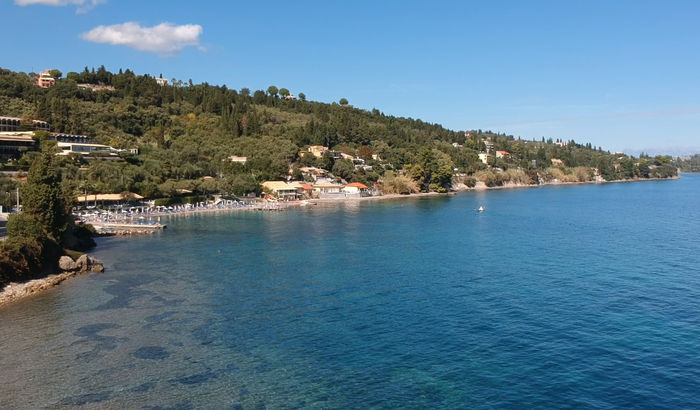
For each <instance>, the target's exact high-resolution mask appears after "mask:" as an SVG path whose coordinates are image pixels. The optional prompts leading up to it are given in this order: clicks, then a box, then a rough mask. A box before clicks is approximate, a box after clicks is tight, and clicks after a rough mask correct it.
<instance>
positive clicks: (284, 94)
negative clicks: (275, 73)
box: [280, 88, 289, 98]
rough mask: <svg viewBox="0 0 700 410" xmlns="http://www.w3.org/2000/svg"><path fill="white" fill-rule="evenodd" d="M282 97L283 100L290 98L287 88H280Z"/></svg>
mask: <svg viewBox="0 0 700 410" xmlns="http://www.w3.org/2000/svg"><path fill="white" fill-rule="evenodd" d="M280 95H281V96H282V98H285V97H287V96H289V90H288V89H286V88H280Z"/></svg>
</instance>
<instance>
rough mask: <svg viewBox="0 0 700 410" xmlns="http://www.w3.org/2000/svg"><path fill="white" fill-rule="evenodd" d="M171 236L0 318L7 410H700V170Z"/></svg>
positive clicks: (120, 245)
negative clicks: (666, 176)
mask: <svg viewBox="0 0 700 410" xmlns="http://www.w3.org/2000/svg"><path fill="white" fill-rule="evenodd" d="M480 205H483V206H484V207H485V208H486V212H484V213H478V212H475V211H474V209H475V208H478V207H479V206H480ZM168 223H169V226H168V229H167V230H166V231H164V232H162V233H160V234H158V235H155V236H149V237H137V238H127V239H124V238H105V239H102V240H100V242H99V246H98V248H97V249H96V251H95V253H94V254H95V256H96V257H98V258H100V259H102V260H103V261H104V262H105V266H106V268H107V271H106V272H105V273H104V274H101V275H98V274H96V275H88V276H83V277H80V278H77V279H73V280H70V281H68V282H65V283H64V284H62V285H61V286H59V287H57V288H54V289H52V290H49V291H46V292H44V293H41V294H39V295H38V296H36V297H33V298H31V299H29V300H25V301H21V302H19V303H15V304H12V305H11V306H6V307H3V308H0V374H1V377H0V408H3V409H12V408H29V409H35V408H63V407H65V408H72V407H81V408H86V409H87V408H100V409H103V408H107V409H126V408H149V409H154V408H168V409H172V408H176V409H189V408H215V409H231V408H255V409H262V408H267V409H277V408H502V407H511V408H532V407H548V408H551V407H591V408H621V407H622V408H691V407H695V408H698V407H700V175H683V176H682V178H681V179H680V180H675V181H662V182H640V183H621V184H605V185H581V186H566V187H545V188H536V189H522V190H504V191H494V192H485V193H463V194H459V195H456V196H452V197H442V198H423V199H404V200H394V201H378V202H364V203H361V204H357V203H348V204H344V205H341V204H338V205H333V206H313V207H307V208H302V209H298V210H292V211H289V212H276V213H275V212H266V213H262V212H240V213H225V214H218V215H195V216H190V217H177V218H173V219H170V220H169V221H168Z"/></svg>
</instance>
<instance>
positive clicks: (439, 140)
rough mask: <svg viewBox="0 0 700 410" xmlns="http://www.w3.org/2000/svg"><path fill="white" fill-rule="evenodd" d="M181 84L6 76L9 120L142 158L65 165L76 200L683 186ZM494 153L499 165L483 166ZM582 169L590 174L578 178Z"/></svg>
mask: <svg viewBox="0 0 700 410" xmlns="http://www.w3.org/2000/svg"><path fill="white" fill-rule="evenodd" d="M170 83H171V85H165V86H161V85H159V84H158V83H157V82H156V79H155V78H154V77H151V76H148V75H136V74H134V73H133V72H131V71H130V70H124V71H123V70H119V72H118V73H116V74H115V73H111V72H109V71H107V70H106V69H105V68H104V67H100V68H99V69H97V70H95V69H88V68H87V67H86V68H85V70H83V71H82V72H80V73H76V72H70V73H67V74H66V78H64V79H59V80H58V81H57V82H56V85H55V86H53V87H51V88H48V89H42V88H39V87H37V86H36V85H35V84H34V82H33V80H32V77H31V76H30V75H27V74H24V73H16V72H11V71H9V70H0V115H11V116H18V117H21V118H25V119H27V120H29V119H40V120H44V121H48V122H49V123H50V124H51V127H52V129H53V130H54V131H59V132H65V133H72V134H86V135H89V136H93V137H94V138H95V140H96V142H99V143H103V144H107V145H111V146H113V147H117V148H125V149H126V148H138V149H139V154H138V155H131V154H122V159H123V160H122V161H100V160H99V159H100V157H99V156H95V157H94V158H89V157H88V158H85V157H78V156H73V157H71V156H67V157H65V158H62V159H61V160H59V166H60V167H61V172H62V175H63V180H64V184H65V185H66V186H67V187H66V190H69V191H70V190H72V191H73V192H75V193H78V192H81V193H82V192H100V193H121V192H124V191H129V192H135V193H138V194H140V195H143V196H145V197H173V196H177V195H178V193H181V192H189V191H192V192H193V193H195V194H205V195H206V194H211V193H214V192H221V193H224V194H236V195H240V194H245V193H248V192H259V189H260V188H259V183H260V182H261V181H263V180H269V179H272V180H275V179H286V178H287V176H288V175H290V172H291V175H292V176H293V177H294V178H297V179H301V178H303V175H302V174H301V173H300V172H299V171H298V169H299V167H303V166H316V167H319V168H324V169H326V170H328V171H331V172H332V173H333V174H334V175H335V176H336V177H338V178H342V179H343V180H345V181H347V182H354V181H357V182H362V183H364V184H368V185H369V184H372V183H374V182H376V181H379V182H382V181H381V180H382V178H384V177H386V176H388V177H389V178H390V179H391V178H394V180H393V182H396V181H397V180H396V179H395V178H396V177H397V176H407V177H409V178H410V179H412V180H413V181H414V182H415V183H416V184H417V186H418V189H419V190H421V191H428V190H432V191H439V192H442V191H446V190H448V189H450V187H451V184H452V182H453V179H452V178H453V174H457V175H461V178H462V179H466V180H467V182H468V184H467V185H469V182H471V181H473V180H475V179H477V178H479V176H481V177H483V178H486V179H485V180H484V181H482V182H485V183H487V185H498V184H502V183H507V182H509V181H511V180H512V178H513V177H516V178H517V179H518V180H526V181H529V183H539V182H541V181H543V180H547V179H558V178H559V177H562V176H563V177H565V178H576V179H577V180H580V179H581V178H582V175H583V174H584V173H585V174H587V175H590V178H593V177H594V175H598V176H599V177H601V178H604V179H606V180H616V179H628V178H649V177H667V176H672V175H675V168H674V167H673V166H672V165H671V164H670V160H667V159H666V158H665V157H655V158H634V157H630V156H626V155H616V154H611V153H609V152H605V151H603V150H602V149H601V148H595V147H593V146H591V145H590V144H579V143H577V142H575V141H564V140H556V141H552V140H551V139H550V140H544V138H543V139H542V140H538V141H526V140H521V139H518V138H514V137H512V136H507V135H504V134H498V133H493V132H489V131H482V130H468V131H452V130H448V129H445V128H443V127H442V126H440V125H437V124H430V123H426V122H424V121H421V120H417V119H411V118H399V117H394V116H389V115H384V114H383V113H381V112H380V111H379V110H377V109H372V110H369V111H368V110H362V109H356V108H353V107H352V106H351V105H349V103H348V101H347V99H345V98H343V99H341V100H340V101H341V104H337V103H332V104H326V103H321V102H314V101H308V100H307V98H306V96H304V98H301V97H302V94H303V93H299V97H300V98H299V99H295V98H293V96H292V95H291V93H290V92H289V90H288V89H286V88H278V87H276V86H270V87H268V89H267V91H263V90H257V91H253V92H251V90H249V89H247V88H242V89H240V90H234V89H229V88H227V87H226V86H213V85H210V84H207V83H204V84H193V83H192V81H188V82H183V81H179V80H175V79H173V80H171V82H170ZM79 84H80V86H79ZM310 145H322V146H326V147H329V148H330V149H332V150H334V151H335V152H342V153H344V154H348V155H352V156H353V157H355V158H358V159H361V160H362V161H364V164H365V166H362V167H356V166H355V165H356V164H353V163H352V161H349V160H346V159H341V158H338V157H337V156H332V155H325V156H323V157H321V158H317V157H314V156H312V155H306V156H304V157H301V156H300V155H299V152H300V151H303V150H304V149H306V147H308V146H310ZM497 151H503V152H506V154H505V155H500V154H497ZM485 152H488V155H487V157H486V158H484V159H485V160H486V162H487V164H484V163H483V162H482V159H480V158H479V154H480V153H482V154H483V153H485ZM37 155H38V154H37V153H34V152H28V153H26V154H25V156H24V158H22V159H19V160H18V161H14V162H12V163H11V164H9V165H11V166H13V167H15V168H22V167H25V168H26V167H27V166H28V164H30V163H31V162H32V160H33V159H34V158H35V157H36V156H37ZM232 155H236V156H245V157H247V162H246V163H245V164H241V163H236V162H232V161H228V160H227V158H229V157H230V156H232ZM581 167H583V168H586V169H587V171H586V172H583V171H576V169H578V168H581ZM555 169H556V170H559V171H560V172H558V171H556V170H555ZM510 170H520V171H519V172H514V171H510ZM387 171H391V174H389V175H387V174H386V173H387ZM523 173H525V175H527V178H525V177H524V176H523ZM574 174H576V176H572V175H574ZM492 175H493V177H491V176H492ZM208 177H212V178H208ZM399 181H400V180H399ZM380 185H381V186H386V187H389V186H391V185H392V184H391V183H389V182H388V181H384V183H383V184H380ZM404 185H405V184H404ZM402 190H405V189H402ZM409 190H410V189H409Z"/></svg>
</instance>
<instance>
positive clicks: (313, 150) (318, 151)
mask: <svg viewBox="0 0 700 410" xmlns="http://www.w3.org/2000/svg"><path fill="white" fill-rule="evenodd" d="M327 151H328V147H324V146H323V145H312V146H310V147H309V148H308V149H307V150H306V151H299V156H300V157H303V156H305V155H313V156H314V157H316V158H321V157H322V156H323V154H325V153H326V152H327Z"/></svg>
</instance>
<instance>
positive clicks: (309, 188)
mask: <svg viewBox="0 0 700 410" xmlns="http://www.w3.org/2000/svg"><path fill="white" fill-rule="evenodd" d="M301 189H303V190H305V191H313V190H314V187H312V186H311V185H309V184H301Z"/></svg>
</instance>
